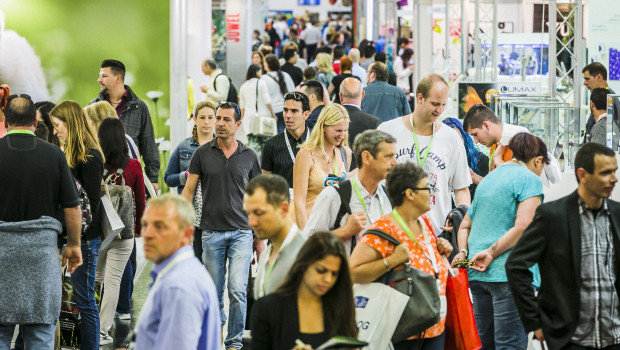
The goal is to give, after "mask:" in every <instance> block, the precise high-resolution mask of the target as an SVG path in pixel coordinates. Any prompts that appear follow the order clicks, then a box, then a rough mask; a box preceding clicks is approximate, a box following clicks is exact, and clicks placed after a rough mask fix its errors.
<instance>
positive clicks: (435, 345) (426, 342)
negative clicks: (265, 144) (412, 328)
mask: <svg viewBox="0 0 620 350" xmlns="http://www.w3.org/2000/svg"><path fill="white" fill-rule="evenodd" d="M445 342H446V334H445V333H441V335H440V336H438V337H434V338H422V339H411V340H403V341H400V342H398V343H396V344H394V350H443V348H444V344H445Z"/></svg>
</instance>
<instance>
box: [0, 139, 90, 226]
mask: <svg viewBox="0 0 620 350" xmlns="http://www.w3.org/2000/svg"><path fill="white" fill-rule="evenodd" d="M0 198H2V200H0V221H9V222H15V221H25V220H35V219H38V218H40V217H41V216H43V215H45V216H50V217H57V215H58V214H59V213H58V210H59V208H70V207H76V206H78V205H80V201H79V198H78V194H77V189H76V187H75V182H74V180H73V176H72V175H71V171H70V170H69V165H67V160H66V158H65V155H64V153H62V151H61V150H60V148H58V147H56V146H54V145H52V144H51V143H48V142H45V141H43V140H40V139H38V138H36V137H35V136H33V135H27V134H12V135H7V136H6V137H4V138H2V139H0Z"/></svg>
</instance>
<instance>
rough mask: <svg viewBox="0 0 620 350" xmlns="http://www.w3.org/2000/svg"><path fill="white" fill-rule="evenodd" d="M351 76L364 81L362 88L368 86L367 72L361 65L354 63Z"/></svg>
mask: <svg viewBox="0 0 620 350" xmlns="http://www.w3.org/2000/svg"><path fill="white" fill-rule="evenodd" d="M351 74H353V75H355V76H356V77H358V78H360V80H361V81H362V87H364V86H366V70H365V69H364V68H362V66H360V64H359V63H353V67H352V68H351Z"/></svg>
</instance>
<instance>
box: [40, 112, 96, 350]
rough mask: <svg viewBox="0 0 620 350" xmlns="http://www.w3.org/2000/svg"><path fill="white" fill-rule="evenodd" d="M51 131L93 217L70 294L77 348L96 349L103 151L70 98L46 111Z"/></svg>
mask: <svg viewBox="0 0 620 350" xmlns="http://www.w3.org/2000/svg"><path fill="white" fill-rule="evenodd" d="M50 117H51V120H52V125H53V126H54V133H55V134H56V136H58V138H59V139H60V142H61V144H62V145H63V150H64V152H65V155H66V157H67V163H68V164H69V168H71V172H72V173H73V176H74V177H75V179H76V180H77V181H79V182H80V184H81V185H82V187H83V188H84V191H86V194H87V195H88V200H89V201H90V211H91V214H92V217H93V220H92V223H91V225H90V227H89V228H88V229H87V230H86V232H82V261H83V264H82V265H81V266H80V267H78V268H77V269H75V271H74V272H73V274H71V283H72V284H73V293H74V295H75V301H76V305H77V308H78V311H79V312H80V316H81V319H82V322H81V326H80V327H81V337H82V343H81V347H80V348H81V349H89V350H90V349H99V310H98V309H97V303H96V301H95V271H96V267H97V258H98V256H99V247H100V246H101V234H102V232H101V225H100V207H101V179H102V177H103V163H104V156H103V150H102V149H101V146H100V145H99V141H98V140H97V136H96V135H95V132H94V131H93V129H92V127H91V126H90V124H89V123H88V118H87V117H86V113H85V112H84V110H83V109H82V107H81V106H80V105H79V104H78V103H77V102H74V101H64V102H62V103H61V104H59V105H58V106H56V107H55V108H54V109H52V111H51V112H50Z"/></svg>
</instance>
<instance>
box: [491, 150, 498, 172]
mask: <svg viewBox="0 0 620 350" xmlns="http://www.w3.org/2000/svg"><path fill="white" fill-rule="evenodd" d="M496 149H497V144H495V145H493V146H491V154H490V155H489V171H491V165H493V156H494V155H495V150H496Z"/></svg>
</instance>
